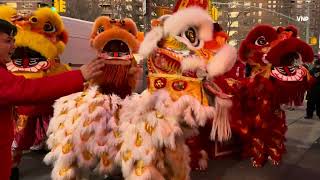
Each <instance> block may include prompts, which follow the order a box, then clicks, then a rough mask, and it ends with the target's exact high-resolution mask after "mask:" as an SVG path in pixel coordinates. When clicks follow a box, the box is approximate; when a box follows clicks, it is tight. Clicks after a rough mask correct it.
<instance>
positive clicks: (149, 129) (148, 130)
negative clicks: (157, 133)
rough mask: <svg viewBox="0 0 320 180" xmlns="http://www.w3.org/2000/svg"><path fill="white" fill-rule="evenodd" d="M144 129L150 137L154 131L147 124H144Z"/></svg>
mask: <svg viewBox="0 0 320 180" xmlns="http://www.w3.org/2000/svg"><path fill="white" fill-rule="evenodd" d="M144 129H145V130H146V131H147V132H148V133H149V134H150V135H151V134H152V133H153V131H154V127H153V126H151V125H150V124H149V123H148V122H146V123H145V125H144Z"/></svg>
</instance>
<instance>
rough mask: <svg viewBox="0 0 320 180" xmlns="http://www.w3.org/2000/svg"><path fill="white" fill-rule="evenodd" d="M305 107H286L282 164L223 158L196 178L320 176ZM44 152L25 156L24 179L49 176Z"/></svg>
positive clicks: (319, 156)
mask: <svg viewBox="0 0 320 180" xmlns="http://www.w3.org/2000/svg"><path fill="white" fill-rule="evenodd" d="M304 115H305V110H304V107H302V108H298V109H296V110H294V111H286V116H287V124H288V132H287V134H286V137H287V142H286V145H287V151H288V152H287V153H286V154H285V155H284V157H283V162H282V164H281V165H280V166H278V167H273V166H271V165H270V164H269V163H267V164H266V165H265V166H264V167H263V168H253V167H251V164H250V161H249V160H241V161H240V160H235V159H223V160H214V161H210V162H209V168H208V170H207V171H204V172H192V174H191V177H192V179H193V180H285V179H290V180H300V179H303V180H319V179H320V139H319V137H320V120H319V119H317V118H314V119H308V120H306V119H304ZM43 156H44V155H43V154H36V153H30V154H28V155H26V156H24V159H23V161H22V165H21V176H22V178H21V179H22V180H49V179H50V171H51V168H50V167H47V166H46V165H45V164H44V163H43V162H42V159H43Z"/></svg>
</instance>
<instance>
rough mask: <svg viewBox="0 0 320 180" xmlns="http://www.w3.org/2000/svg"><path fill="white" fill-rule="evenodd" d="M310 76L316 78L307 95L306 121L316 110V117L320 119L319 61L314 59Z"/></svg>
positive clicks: (317, 58)
mask: <svg viewBox="0 0 320 180" xmlns="http://www.w3.org/2000/svg"><path fill="white" fill-rule="evenodd" d="M310 74H311V75H312V76H313V77H315V78H316V82H315V84H314V86H313V87H312V88H311V89H310V90H309V91H308V93H307V97H306V99H307V115H306V117H305V118H306V119H312V117H313V112H314V110H316V114H317V116H318V117H319V118H320V59H319V56H318V57H316V60H315V61H314V67H313V68H312V69H311V70H310Z"/></svg>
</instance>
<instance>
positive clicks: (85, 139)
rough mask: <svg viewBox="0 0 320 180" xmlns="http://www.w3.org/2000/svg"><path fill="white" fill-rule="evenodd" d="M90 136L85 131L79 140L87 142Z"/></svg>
mask: <svg viewBox="0 0 320 180" xmlns="http://www.w3.org/2000/svg"><path fill="white" fill-rule="evenodd" d="M91 136H92V134H91V133H90V132H88V131H86V132H84V133H82V134H81V135H80V138H81V141H84V142H87V141H88V140H89V138H90V137H91Z"/></svg>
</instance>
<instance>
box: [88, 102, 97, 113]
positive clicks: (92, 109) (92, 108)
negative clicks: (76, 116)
mask: <svg viewBox="0 0 320 180" xmlns="http://www.w3.org/2000/svg"><path fill="white" fill-rule="evenodd" d="M96 108H97V104H96V103H91V104H90V105H89V113H90V114H91V113H93V112H94V110H95V109H96Z"/></svg>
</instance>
